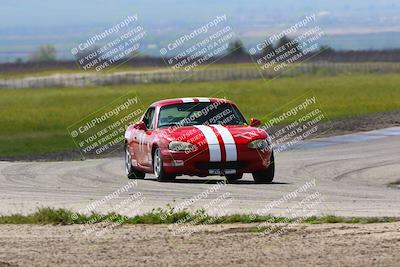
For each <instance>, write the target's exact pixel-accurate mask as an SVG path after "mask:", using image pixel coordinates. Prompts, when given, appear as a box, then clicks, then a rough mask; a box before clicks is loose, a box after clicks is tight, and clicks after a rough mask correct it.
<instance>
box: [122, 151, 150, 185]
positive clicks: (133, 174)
mask: <svg viewBox="0 0 400 267" xmlns="http://www.w3.org/2000/svg"><path fill="white" fill-rule="evenodd" d="M125 171H126V176H128V179H144V177H145V176H146V173H144V172H141V171H139V170H136V169H135V168H134V167H133V166H132V156H131V153H130V152H129V149H128V145H127V144H125Z"/></svg>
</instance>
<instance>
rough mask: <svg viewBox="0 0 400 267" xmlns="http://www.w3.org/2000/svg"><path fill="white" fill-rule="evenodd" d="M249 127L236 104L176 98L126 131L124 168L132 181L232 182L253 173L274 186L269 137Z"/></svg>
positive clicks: (160, 104) (163, 102)
mask: <svg viewBox="0 0 400 267" xmlns="http://www.w3.org/2000/svg"><path fill="white" fill-rule="evenodd" d="M258 126H260V121H259V120H257V119H254V118H252V119H251V121H250V125H248V124H247V122H246V120H245V118H244V117H243V115H242V113H241V112H240V111H239V109H238V108H237V107H236V105H235V104H234V103H232V102H231V101H228V100H225V99H218V98H204V97H194V98H176V99H167V100H161V101H158V102H155V103H153V104H151V105H150V107H149V108H148V109H147V111H146V112H145V113H144V114H143V116H142V118H141V120H140V121H139V122H138V123H136V124H134V125H131V126H129V127H128V128H127V130H126V132H125V165H126V173H127V175H128V178H130V179H138V178H144V177H145V174H146V173H154V174H155V176H156V177H157V180H158V181H160V182H163V181H173V180H174V179H175V178H176V176H178V175H196V176H209V175H221V176H223V175H225V177H226V178H227V180H228V181H234V180H238V179H241V178H242V176H243V173H252V175H253V178H254V181H255V182H258V183H265V182H271V181H272V180H273V178H274V171H275V164H274V154H273V151H272V147H271V140H270V138H269V136H268V134H267V133H266V132H265V131H264V130H262V129H260V128H257V127H258Z"/></svg>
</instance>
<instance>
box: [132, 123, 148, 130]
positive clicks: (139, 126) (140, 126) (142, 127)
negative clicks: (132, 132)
mask: <svg viewBox="0 0 400 267" xmlns="http://www.w3.org/2000/svg"><path fill="white" fill-rule="evenodd" d="M133 127H134V128H135V129H138V130H142V131H146V124H145V123H144V121H139V122H138V123H136V124H135V125H133Z"/></svg>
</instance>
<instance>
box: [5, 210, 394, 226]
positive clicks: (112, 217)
mask: <svg viewBox="0 0 400 267" xmlns="http://www.w3.org/2000/svg"><path fill="white" fill-rule="evenodd" d="M396 221H399V218H395V217H340V216H334V215H325V216H312V217H309V218H307V219H305V220H301V221H300V222H301V223H307V224H322V223H353V224H354V223H384V222H396ZM99 222H115V223H117V222H123V223H126V224H173V223H192V224H226V223H255V222H269V223H295V222H299V221H298V220H296V219H290V218H285V217H274V216H272V215H254V214H232V215H224V216H212V215H209V214H207V213H206V212H204V210H197V211H195V212H189V211H186V210H183V211H175V210H173V209H171V208H166V209H162V208H158V209H154V210H152V211H151V212H148V213H145V214H143V215H136V216H135V217H126V216H123V215H120V214H116V213H109V214H105V215H101V214H96V213H92V214H91V215H82V214H76V213H73V212H72V211H70V210H66V209H52V208H40V209H38V210H37V211H36V212H34V213H32V214H29V215H21V214H15V215H3V216H0V224H60V225H70V224H85V223H99ZM255 231H260V229H258V230H255Z"/></svg>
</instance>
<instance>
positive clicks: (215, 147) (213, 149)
mask: <svg viewBox="0 0 400 267" xmlns="http://www.w3.org/2000/svg"><path fill="white" fill-rule="evenodd" d="M194 127H196V128H197V129H199V130H200V131H201V132H202V133H203V135H204V136H205V138H206V141H207V145H208V150H209V151H210V161H212V162H218V161H221V148H220V147H219V142H218V138H217V135H216V134H215V133H214V131H213V129H212V128H211V127H209V126H205V125H196V126H194Z"/></svg>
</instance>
